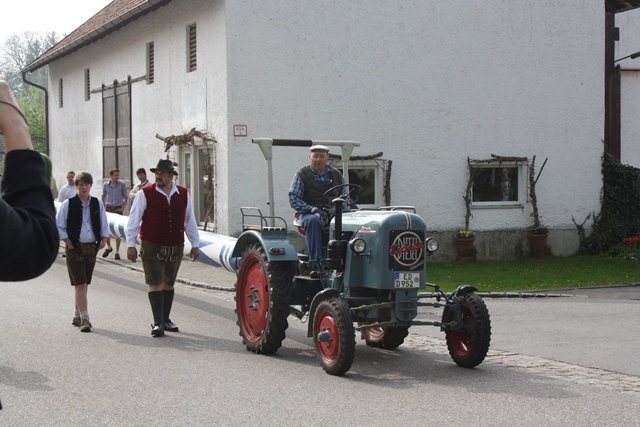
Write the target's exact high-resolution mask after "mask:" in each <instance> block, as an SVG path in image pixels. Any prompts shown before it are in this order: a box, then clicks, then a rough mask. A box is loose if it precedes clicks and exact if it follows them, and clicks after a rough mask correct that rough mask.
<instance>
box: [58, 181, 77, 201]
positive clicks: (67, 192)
mask: <svg viewBox="0 0 640 427" xmlns="http://www.w3.org/2000/svg"><path fill="white" fill-rule="evenodd" d="M77 193H78V189H77V188H76V186H75V185H69V184H65V185H63V186H62V187H60V192H59V193H58V201H59V202H60V203H62V202H64V201H65V200H67V199H70V198H72V197H73V196H75V195H76V194H77Z"/></svg>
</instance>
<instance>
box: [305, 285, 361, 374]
mask: <svg viewBox="0 0 640 427" xmlns="http://www.w3.org/2000/svg"><path fill="white" fill-rule="evenodd" d="M313 342H314V344H315V346H316V350H317V352H318V357H319V358H320V364H321V365H322V368H323V369H324V370H325V371H326V372H327V373H328V374H331V375H342V374H344V373H345V372H347V371H348V370H349V369H350V368H351V364H352V363H353V357H354V355H355V351H356V341H355V331H354V329H353V322H352V321H351V315H350V314H349V308H348V307H347V305H346V304H345V302H344V301H343V300H341V299H340V298H336V297H333V298H329V299H327V300H325V301H322V302H321V303H320V304H318V307H317V309H316V311H315V314H314V316H313Z"/></svg>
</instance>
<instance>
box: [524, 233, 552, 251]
mask: <svg viewBox="0 0 640 427" xmlns="http://www.w3.org/2000/svg"><path fill="white" fill-rule="evenodd" d="M548 237H549V234H548V233H542V234H541V233H529V248H530V249H531V254H532V255H533V256H542V255H544V253H545V248H546V247H547V238H548Z"/></svg>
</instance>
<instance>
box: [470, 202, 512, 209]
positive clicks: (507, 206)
mask: <svg viewBox="0 0 640 427" xmlns="http://www.w3.org/2000/svg"><path fill="white" fill-rule="evenodd" d="M523 208H524V205H523V204H522V203H500V202H496V203H491V202H486V203H483V204H481V205H480V204H471V209H523Z"/></svg>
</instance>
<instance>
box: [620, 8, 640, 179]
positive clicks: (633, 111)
mask: <svg viewBox="0 0 640 427" xmlns="http://www.w3.org/2000/svg"><path fill="white" fill-rule="evenodd" d="M616 26H617V27H618V28H620V40H619V41H618V43H617V44H616V58H623V57H625V56H627V55H630V54H632V53H635V52H638V51H640V9H634V10H631V11H629V12H624V13H620V14H618V15H616ZM618 64H619V65H620V68H621V70H622V73H621V75H620V160H621V162H622V163H624V164H628V165H631V166H635V167H640V120H639V118H640V102H639V101H638V100H640V58H636V59H630V58H628V59H623V60H622V61H620V62H618Z"/></svg>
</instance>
